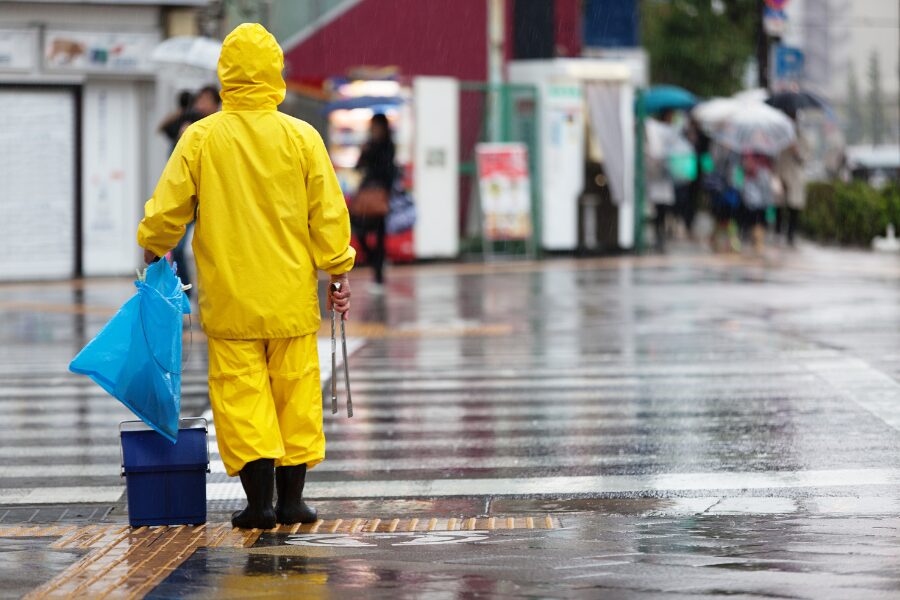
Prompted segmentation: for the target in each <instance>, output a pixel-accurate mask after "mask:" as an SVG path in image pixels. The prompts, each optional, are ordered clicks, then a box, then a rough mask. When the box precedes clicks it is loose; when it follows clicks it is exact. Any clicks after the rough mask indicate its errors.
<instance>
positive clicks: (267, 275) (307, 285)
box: [138, 24, 355, 340]
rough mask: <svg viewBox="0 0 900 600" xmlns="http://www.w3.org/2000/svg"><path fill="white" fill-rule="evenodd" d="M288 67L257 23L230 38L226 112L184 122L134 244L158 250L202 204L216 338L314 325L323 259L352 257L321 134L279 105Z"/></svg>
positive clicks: (225, 52)
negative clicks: (279, 109)
mask: <svg viewBox="0 0 900 600" xmlns="http://www.w3.org/2000/svg"><path fill="white" fill-rule="evenodd" d="M283 68H284V56H283V54H282V51H281V48H280V47H279V46H278V43H277V42H276V41H275V38H274V37H272V35H271V34H270V33H269V32H268V31H266V30H265V28H263V27H262V26H261V25H257V24H244V25H241V26H239V27H237V28H236V29H235V30H234V31H232V32H231V33H230V34H229V35H228V37H227V38H225V42H224V44H223V46H222V54H221V57H220V58H219V69H218V72H219V80H220V82H221V84H222V111H221V112H218V113H216V114H213V115H211V116H209V117H206V118H205V119H202V120H200V121H198V122H196V123H194V124H193V125H191V126H190V127H189V128H188V129H187V130H186V131H185V133H184V135H183V136H182V138H181V140H180V141H179V142H178V145H177V146H176V147H175V151H174V152H173V153H172V156H171V157H170V159H169V162H168V164H167V165H166V168H165V171H164V172H163V174H162V177H161V178H160V180H159V184H158V185H157V187H156V191H155V192H154V193H153V197H152V198H151V199H150V200H149V201H148V202H147V204H146V206H145V207H144V210H145V216H144V219H143V220H142V221H141V224H140V226H139V228H138V244H140V246H141V247H143V248H146V249H148V250H151V251H152V252H154V253H156V255H157V256H162V255H164V254H165V253H166V252H168V251H169V250H171V249H172V248H174V247H175V245H176V244H177V243H178V241H179V240H180V239H181V237H182V236H183V235H184V232H185V225H187V224H188V223H189V222H190V221H191V220H193V219H194V217H195V214H196V230H195V233H194V242H193V249H194V256H195V257H196V261H197V271H198V275H199V284H200V290H199V291H200V296H199V299H200V316H201V320H202V324H203V329H204V330H205V331H206V333H207V335H208V336H209V337H212V338H224V339H242V340H254V339H272V338H290V337H298V336H303V335H307V334H311V333H313V332H315V331H317V330H318V329H319V320H320V317H319V302H318V295H317V278H316V269H317V268H318V269H322V270H324V271H327V272H328V273H330V274H332V275H339V274H342V273H346V272H347V271H349V270H350V269H351V268H352V267H353V261H354V257H355V252H354V250H353V249H352V248H351V247H350V245H349V241H350V221H349V218H348V215H347V207H346V204H345V203H344V197H343V194H342V192H341V189H340V186H339V184H338V181H337V178H336V176H335V174H334V169H333V167H332V166H331V161H330V160H329V158H328V154H327V151H326V149H325V145H324V143H323V142H322V138H321V137H320V136H319V134H318V133H317V132H316V130H315V129H314V128H313V127H312V126H310V125H309V124H307V123H305V122H303V121H300V120H298V119H295V118H293V117H290V116H288V115H285V114H283V113H280V112H278V111H277V110H276V107H277V106H278V105H279V104H280V103H281V102H282V101H283V100H284V93H285V84H284V79H283V78H282V75H281V71H282V69H283Z"/></svg>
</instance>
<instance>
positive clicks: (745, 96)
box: [732, 88, 769, 102]
mask: <svg viewBox="0 0 900 600" xmlns="http://www.w3.org/2000/svg"><path fill="white" fill-rule="evenodd" d="M732 98H734V99H735V100H740V101H741V102H765V101H766V100H768V99H769V90H767V89H766V88H752V89H749V90H744V91H742V92H738V93H737V94H735V95H734V96H732Z"/></svg>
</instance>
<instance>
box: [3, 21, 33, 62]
mask: <svg viewBox="0 0 900 600" xmlns="http://www.w3.org/2000/svg"><path fill="white" fill-rule="evenodd" d="M37 36H38V30H37V29H0V71H32V70H34V68H35V67H36V66H37Z"/></svg>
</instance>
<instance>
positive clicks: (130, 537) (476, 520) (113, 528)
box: [0, 515, 559, 600]
mask: <svg viewBox="0 0 900 600" xmlns="http://www.w3.org/2000/svg"><path fill="white" fill-rule="evenodd" d="M558 526H559V523H558V521H557V520H556V519H555V518H554V517H552V516H551V515H546V516H544V517H539V518H535V517H450V518H436V517H431V518H428V519H418V518H415V517H413V518H409V519H401V518H393V519H381V518H361V517H357V518H353V519H334V520H329V521H324V520H319V521H316V522H315V523H310V524H306V525H292V526H286V525H281V526H279V527H276V528H275V529H272V530H269V531H272V532H276V533H281V534H308V533H317V532H329V533H344V534H360V533H361V534H366V533H395V532H398V531H399V532H410V533H412V532H415V533H423V532H429V531H457V530H462V529H467V530H503V529H553V528H555V527H558ZM262 533H263V532H262V531H260V530H257V529H254V530H249V531H248V530H241V529H234V528H232V527H231V526H230V525H229V524H227V523H221V524H207V525H201V526H198V527H192V526H185V525H179V526H174V527H166V526H162V527H139V528H136V529H132V528H130V527H127V526H123V525H90V526H87V527H76V526H73V525H64V526H59V525H31V526H19V527H9V526H5V527H0V537H51V538H55V539H54V541H53V542H52V543H51V544H50V547H51V548H56V549H71V548H81V549H86V550H88V551H89V552H88V553H87V554H86V555H85V556H84V557H82V558H81V559H80V560H79V561H77V562H76V563H75V564H73V565H72V566H70V567H69V568H68V569H66V570H65V571H63V572H62V573H61V574H59V575H58V576H57V577H56V578H54V579H53V580H51V581H49V582H48V583H46V584H44V585H43V586H41V587H39V588H37V589H35V590H33V591H32V592H31V593H29V594H28V595H27V596H26V597H25V598H26V599H28V600H36V599H38V598H142V597H143V596H144V595H145V594H147V593H148V592H150V591H151V590H152V589H153V588H154V587H155V586H156V585H157V584H158V583H159V582H161V581H162V580H163V579H165V578H166V577H167V576H168V575H169V573H171V572H172V571H174V570H175V569H177V568H178V566H179V565H181V563H182V562H184V561H185V560H187V559H188V558H189V557H190V556H191V554H193V553H194V551H195V550H196V549H197V548H201V547H209V548H249V547H251V546H253V544H255V543H256V541H257V539H259V536H260V535H262Z"/></svg>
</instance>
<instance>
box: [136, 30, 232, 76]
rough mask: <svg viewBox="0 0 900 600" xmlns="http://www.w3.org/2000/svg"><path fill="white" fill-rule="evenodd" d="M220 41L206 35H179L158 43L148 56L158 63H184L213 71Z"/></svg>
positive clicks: (219, 51) (220, 50)
mask: <svg viewBox="0 0 900 600" xmlns="http://www.w3.org/2000/svg"><path fill="white" fill-rule="evenodd" d="M221 52H222V42H221V41H219V40H216V39H213V38H208V37H194V36H179V37H173V38H169V39H167V40H165V41H163V42H162V43H160V44H159V45H158V46H157V47H156V48H154V49H153V52H152V53H151V54H150V58H151V59H152V60H154V61H156V62H158V63H166V64H176V65H186V66H189V67H198V68H200V69H206V70H209V71H215V70H216V67H217V66H218V64H219V54H220V53H221Z"/></svg>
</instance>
